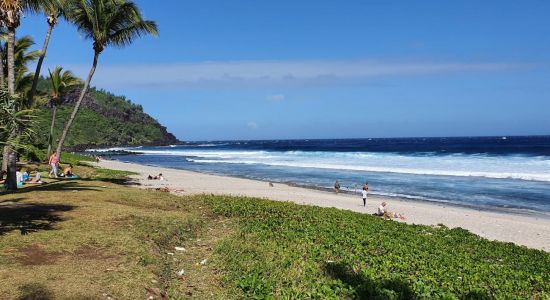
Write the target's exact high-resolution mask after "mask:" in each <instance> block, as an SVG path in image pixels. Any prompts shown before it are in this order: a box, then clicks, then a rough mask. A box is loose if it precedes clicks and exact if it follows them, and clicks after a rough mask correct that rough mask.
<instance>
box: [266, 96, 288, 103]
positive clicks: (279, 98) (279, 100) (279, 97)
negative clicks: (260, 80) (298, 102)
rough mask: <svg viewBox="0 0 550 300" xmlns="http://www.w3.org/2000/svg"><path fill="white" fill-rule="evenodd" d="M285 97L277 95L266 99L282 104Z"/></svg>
mask: <svg viewBox="0 0 550 300" xmlns="http://www.w3.org/2000/svg"><path fill="white" fill-rule="evenodd" d="M285 98H286V97H285V95H283V94H277V95H269V96H267V97H266V99H267V100H269V101H273V102H281V101H283V100H285Z"/></svg>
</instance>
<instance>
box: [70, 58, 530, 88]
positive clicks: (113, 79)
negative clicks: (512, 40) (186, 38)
mask: <svg viewBox="0 0 550 300" xmlns="http://www.w3.org/2000/svg"><path fill="white" fill-rule="evenodd" d="M89 67H90V66H84V65H79V66H69V69H71V70H73V71H74V72H75V73H76V74H78V75H80V76H82V77H84V76H85V75H86V74H87V73H88V71H89ZM523 67H525V65H521V64H506V63H460V62H445V63H441V62H384V61H368V60H341V61H221V62H211V61H210V62H198V63H180V64H151V65H99V66H98V68H97V72H96V74H95V76H94V79H93V85H96V86H99V87H104V88H110V87H115V88H123V87H132V88H135V87H143V88H266V87H289V86H290V87H292V86H327V85H345V84H364V83H366V82H367V81H369V80H371V79H376V78H385V77H398V76H401V77H403V76H409V77H410V76H424V75H433V74H452V73H465V72H468V73H474V72H492V71H501V70H507V69H518V68H523Z"/></svg>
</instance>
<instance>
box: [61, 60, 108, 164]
mask: <svg viewBox="0 0 550 300" xmlns="http://www.w3.org/2000/svg"><path fill="white" fill-rule="evenodd" d="M98 58H99V51H94V62H93V64H92V68H91V69H90V73H89V74H88V77H87V78H86V82H84V87H83V88H82V91H81V92H80V97H78V100H77V101H76V103H75V105H74V109H73V112H72V113H71V116H70V117H69V120H68V121H67V124H65V127H64V128H63V133H62V134H61V137H60V138H59V143H58V144H57V159H58V161H59V158H60V157H61V149H62V148H63V144H64V143H65V138H67V134H68V132H69V129H71V125H72V124H73V121H74V118H75V117H76V114H77V113H78V110H79V109H80V105H81V104H82V100H84V96H86V93H87V92H88V87H89V86H90V82H91V81H92V77H93V76H94V73H95V68H96V67H97V60H98Z"/></svg>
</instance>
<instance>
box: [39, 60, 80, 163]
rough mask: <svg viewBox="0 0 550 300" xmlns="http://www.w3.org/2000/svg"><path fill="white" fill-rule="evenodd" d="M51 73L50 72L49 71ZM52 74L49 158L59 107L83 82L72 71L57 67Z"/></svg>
mask: <svg viewBox="0 0 550 300" xmlns="http://www.w3.org/2000/svg"><path fill="white" fill-rule="evenodd" d="M48 71H49V70H48ZM49 72H50V83H51V84H52V91H51V94H50V97H51V98H50V104H51V106H52V108H53V112H52V123H51V126H50V136H49V137H48V156H47V157H50V154H51V152H52V142H53V129H54V126H55V116H56V114H57V106H58V105H59V104H60V101H61V98H62V97H63V96H64V95H66V94H67V93H68V92H69V91H70V90H71V89H72V88H73V87H75V86H77V85H80V84H81V83H82V82H81V80H80V79H79V78H77V77H75V76H74V74H73V73H72V72H71V71H63V68H62V67H56V68H55V69H54V70H53V72H51V71H49Z"/></svg>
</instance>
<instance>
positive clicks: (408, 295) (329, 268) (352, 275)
mask: <svg viewBox="0 0 550 300" xmlns="http://www.w3.org/2000/svg"><path fill="white" fill-rule="evenodd" d="M325 272H326V273H327V274H328V275H329V276H331V277H332V278H334V279H338V280H340V281H342V282H343V283H345V284H347V285H349V286H351V287H352V288H353V289H354V290H355V295H356V298H357V299H416V298H417V297H416V296H415V294H414V292H413V291H412V289H411V287H410V286H409V283H408V282H406V281H404V280H401V279H385V280H378V281H376V280H373V279H371V278H368V277H367V276H365V275H363V274H362V273H357V272H354V271H353V270H352V269H351V268H350V267H349V266H347V265H345V264H340V263H329V264H326V265H325Z"/></svg>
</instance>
